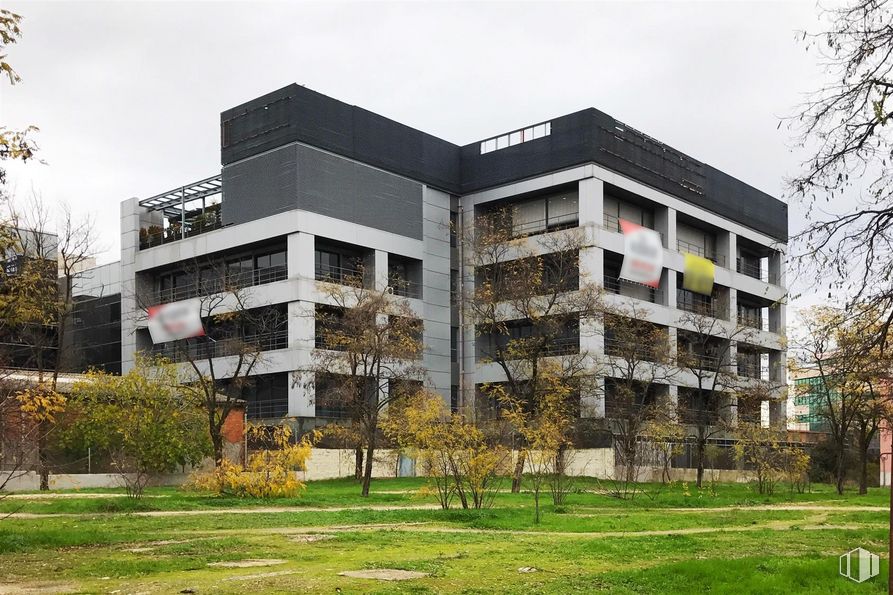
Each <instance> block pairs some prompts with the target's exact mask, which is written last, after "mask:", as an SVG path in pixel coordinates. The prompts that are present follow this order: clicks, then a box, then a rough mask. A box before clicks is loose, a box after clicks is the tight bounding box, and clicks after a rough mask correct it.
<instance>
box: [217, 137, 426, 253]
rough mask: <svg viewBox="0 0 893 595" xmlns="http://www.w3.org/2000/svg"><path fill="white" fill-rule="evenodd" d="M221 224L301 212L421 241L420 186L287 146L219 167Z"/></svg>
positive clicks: (309, 149)
mask: <svg viewBox="0 0 893 595" xmlns="http://www.w3.org/2000/svg"><path fill="white" fill-rule="evenodd" d="M223 188H224V195H223V207H222V209H223V210H222V217H223V222H224V224H225V225H230V224H238V223H245V222H247V221H253V220H256V219H261V218H263V217H269V216H270V215H275V214H277V213H282V212H285V211H291V210H295V209H301V210H305V211H310V212H313V213H319V214H320V215H326V216H328V217H334V218H336V219H341V220H344V221H350V222H353V223H358V224H360V225H366V226H368V227H373V228H375V229H381V230H383V231H389V232H392V233H396V234H400V235H403V236H407V237H411V238H415V239H422V185H421V184H419V183H417V182H413V181H412V180H408V179H406V178H403V177H400V176H396V175H393V174H389V173H387V172H384V171H381V170H379V169H375V168H372V167H369V166H367V165H363V164H361V163H356V162H354V161H350V160H348V159H345V158H343V157H340V156H338V155H334V154H332V153H327V152H325V151H320V150H318V149H314V148H312V147H306V146H303V145H299V144H294V143H293V144H290V145H286V146H284V147H280V148H278V149H275V150H273V151H269V152H267V153H264V154H263V155H258V156H256V157H251V158H248V159H245V160H243V161H240V162H238V163H234V164H231V165H227V166H224V168H223Z"/></svg>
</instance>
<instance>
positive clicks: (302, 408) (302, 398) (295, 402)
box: [288, 370, 316, 417]
mask: <svg viewBox="0 0 893 595" xmlns="http://www.w3.org/2000/svg"><path fill="white" fill-rule="evenodd" d="M288 380H289V383H288V416H289V417H316V399H315V396H314V391H315V387H314V386H313V378H312V376H311V374H310V373H309V372H305V371H300V370H298V371H294V372H289V373H288Z"/></svg>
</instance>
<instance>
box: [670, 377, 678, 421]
mask: <svg viewBox="0 0 893 595" xmlns="http://www.w3.org/2000/svg"><path fill="white" fill-rule="evenodd" d="M667 400H668V402H669V405H670V417H671V419H673V420H678V419H679V387H678V386H676V385H675V384H671V385H670V386H669V387H668V390H667Z"/></svg>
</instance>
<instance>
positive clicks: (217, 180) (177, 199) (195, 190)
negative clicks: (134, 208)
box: [139, 174, 223, 217]
mask: <svg viewBox="0 0 893 595" xmlns="http://www.w3.org/2000/svg"><path fill="white" fill-rule="evenodd" d="M222 190H223V181H222V176H221V175H220V174H217V175H215V176H211V177H210V178H205V179H204V180H199V181H198V182H193V183H191V184H187V185H185V186H180V187H179V188H174V189H173V190H168V191H167V192H162V193H161V194H156V195H155V196H152V197H150V198H144V199H143V200H141V201H140V202H139V205H140V206H141V207H144V208H146V209H149V210H150V211H163V212H164V215H165V216H167V217H172V216H179V217H185V215H186V210H187V209H186V207H187V205H190V206H191V205H192V204H194V203H196V202H197V201H201V208H202V210H204V208H205V201H206V200H207V198H208V197H209V196H214V195H215V194H220V193H221V192H222ZM192 208H198V207H192Z"/></svg>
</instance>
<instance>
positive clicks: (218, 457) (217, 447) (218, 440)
mask: <svg viewBox="0 0 893 595" xmlns="http://www.w3.org/2000/svg"><path fill="white" fill-rule="evenodd" d="M211 444H213V445H214V466H215V467H219V466H220V465H221V464H222V463H223V437H222V436H221V435H220V432H212V433H211ZM246 456H247V453H246Z"/></svg>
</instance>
